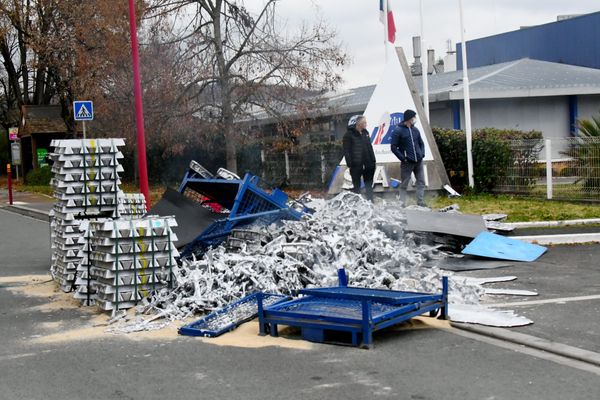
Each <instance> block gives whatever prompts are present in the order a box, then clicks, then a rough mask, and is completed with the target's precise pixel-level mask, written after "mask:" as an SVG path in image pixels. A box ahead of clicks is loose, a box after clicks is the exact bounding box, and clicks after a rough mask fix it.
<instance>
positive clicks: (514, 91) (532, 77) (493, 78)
mask: <svg viewBox="0 0 600 400" xmlns="http://www.w3.org/2000/svg"><path fill="white" fill-rule="evenodd" d="M468 73H469V89H470V96H471V99H494V98H520V97H544V96H567V95H582V94H600V69H595V68H586V67H579V66H575V65H568V64H559V63H554V62H548V61H539V60H532V59H529V58H523V59H520V60H517V61H510V62H506V63H501V64H494V65H487V66H484V67H477V68H472V69H469V70H468ZM462 75H463V71H462V70H460V71H452V72H445V73H441V74H436V75H431V76H430V77H429V81H428V83H429V101H430V102H431V103H434V102H438V101H447V100H461V99H463V84H462ZM414 79H415V84H416V86H417V90H419V92H420V93H422V80H421V77H420V76H419V77H414ZM374 90H375V85H370V86H361V87H357V88H352V89H347V90H342V91H339V92H332V93H327V94H325V95H323V97H324V99H325V104H326V106H325V107H324V108H323V109H321V110H318V112H316V114H318V115H337V114H346V113H354V112H357V113H359V112H363V111H364V110H365V109H366V107H367V104H368V102H369V99H370V98H371V95H372V94H373V91H374ZM268 119H269V117H267V115H266V114H265V113H256V114H255V118H254V120H260V121H261V122H262V123H265V122H267V121H266V120H268ZM267 123H268V122H267Z"/></svg>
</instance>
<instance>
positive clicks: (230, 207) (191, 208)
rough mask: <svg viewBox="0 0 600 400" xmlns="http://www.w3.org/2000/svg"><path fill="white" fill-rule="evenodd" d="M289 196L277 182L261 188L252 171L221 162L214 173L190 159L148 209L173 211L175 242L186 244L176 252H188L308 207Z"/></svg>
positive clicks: (292, 216) (297, 214)
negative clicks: (222, 165)
mask: <svg viewBox="0 0 600 400" xmlns="http://www.w3.org/2000/svg"><path fill="white" fill-rule="evenodd" d="M288 200H289V199H288V195H287V194H286V193H284V192H282V191H281V190H279V189H277V188H275V189H272V190H271V192H270V193H268V192H267V191H265V190H263V189H262V188H260V186H259V178H258V177H257V176H255V175H252V174H250V173H246V174H245V175H244V177H243V178H240V177H239V176H237V175H236V174H234V173H232V172H230V171H227V170H225V169H223V168H221V169H219V171H217V174H216V175H213V174H212V173H211V172H209V171H208V170H207V169H206V168H204V167H202V166H201V165H200V164H199V163H197V162H196V161H192V162H191V163H190V167H189V170H188V171H187V172H186V174H185V176H184V177H183V180H182V182H181V185H180V186H179V190H178V191H175V190H172V189H167V191H166V192H165V194H164V195H163V198H162V199H161V201H160V202H159V203H157V204H156V205H155V206H154V207H153V208H152V209H151V210H150V213H151V214H158V215H174V216H175V217H176V219H177V221H178V222H179V226H178V227H177V229H176V233H177V236H178V238H179V246H185V247H184V248H183V251H182V253H181V255H182V257H188V256H191V255H192V254H194V255H201V254H202V253H204V252H205V251H206V250H207V249H208V248H209V247H215V246H218V245H219V244H221V243H222V242H223V241H225V240H226V239H227V238H228V236H229V235H230V234H231V232H232V231H233V230H234V229H240V228H243V227H245V226H248V225H250V224H254V225H256V224H263V225H267V224H270V223H273V222H278V221H281V220H287V219H291V220H298V219H300V218H301V217H302V215H303V214H304V213H305V212H306V211H307V209H305V208H304V207H302V206H300V207H298V206H297V204H296V205H295V206H294V205H293V204H292V205H289V204H288Z"/></svg>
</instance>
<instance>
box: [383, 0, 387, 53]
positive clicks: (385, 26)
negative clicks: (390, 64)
mask: <svg viewBox="0 0 600 400" xmlns="http://www.w3.org/2000/svg"><path fill="white" fill-rule="evenodd" d="M387 42H388V4H387V0H383V45H384V47H385V63H386V64H387V61H388V44H387Z"/></svg>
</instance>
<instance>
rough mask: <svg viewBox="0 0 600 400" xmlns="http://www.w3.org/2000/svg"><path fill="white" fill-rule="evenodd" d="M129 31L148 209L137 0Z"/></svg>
mask: <svg viewBox="0 0 600 400" xmlns="http://www.w3.org/2000/svg"><path fill="white" fill-rule="evenodd" d="M129 32H130V35H131V59H132V64H133V92H134V96H135V123H136V128H137V155H138V170H139V175H140V192H141V193H142V194H143V195H144V197H145V198H146V210H149V209H150V193H149V190H148V168H147V165H146V138H145V134H144V107H143V104H142V82H141V78H140V58H139V54H138V40H137V27H136V21H135V0H129Z"/></svg>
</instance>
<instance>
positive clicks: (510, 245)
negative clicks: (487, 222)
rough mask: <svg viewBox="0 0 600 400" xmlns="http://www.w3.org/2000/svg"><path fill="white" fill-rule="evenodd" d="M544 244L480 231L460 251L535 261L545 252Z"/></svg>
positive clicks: (481, 255) (476, 254)
mask: <svg viewBox="0 0 600 400" xmlns="http://www.w3.org/2000/svg"><path fill="white" fill-rule="evenodd" d="M546 250H547V249H546V248H545V247H544V246H539V245H537V244H531V243H527V242H524V241H521V240H516V239H511V238H508V237H504V236H500V235H496V234H495V233H490V232H481V233H480V234H479V235H477V237H476V238H475V239H473V241H472V242H471V243H469V244H468V245H467V247H465V248H464V249H463V251H462V253H463V254H470V255H472V256H480V257H489V258H498V259H500V260H513V261H535V260H537V259H538V257H540V256H541V255H542V254H544V253H545V252H546Z"/></svg>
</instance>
